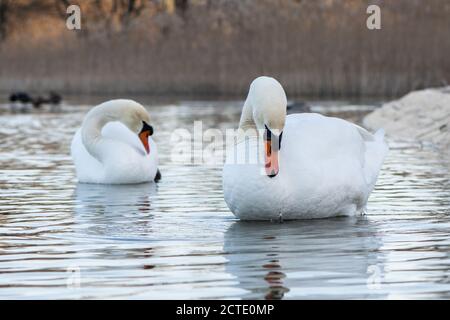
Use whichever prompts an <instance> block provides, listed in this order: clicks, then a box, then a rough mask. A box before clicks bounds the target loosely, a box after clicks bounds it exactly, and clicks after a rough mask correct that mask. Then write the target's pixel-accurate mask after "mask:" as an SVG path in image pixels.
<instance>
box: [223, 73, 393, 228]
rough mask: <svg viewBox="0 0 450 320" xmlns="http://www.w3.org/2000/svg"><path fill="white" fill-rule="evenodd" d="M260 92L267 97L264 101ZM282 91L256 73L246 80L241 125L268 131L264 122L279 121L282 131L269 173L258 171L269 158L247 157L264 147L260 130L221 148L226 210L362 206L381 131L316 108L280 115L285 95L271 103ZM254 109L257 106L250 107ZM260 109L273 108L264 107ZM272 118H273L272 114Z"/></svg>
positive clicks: (318, 211)
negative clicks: (275, 162)
mask: <svg viewBox="0 0 450 320" xmlns="http://www.w3.org/2000/svg"><path fill="white" fill-rule="evenodd" d="M255 95H256V97H255ZM265 95H269V96H270V97H268V98H267V99H268V100H269V101H270V102H269V103H267V104H266V107H264V104H265V101H264V100H265V99H266V98H265ZM284 95H285V94H284V90H283V89H282V87H281V85H279V83H278V82H277V81H276V80H275V79H272V78H267V77H261V78H258V79H256V80H255V81H254V82H253V83H252V86H251V88H250V93H249V97H248V98H247V101H246V104H245V105H244V110H243V115H242V118H241V125H240V128H242V127H245V126H247V127H252V123H253V126H254V127H255V128H257V129H259V128H261V127H264V125H266V128H267V129H266V130H271V129H270V127H269V126H268V125H267V124H268V123H271V122H272V124H273V123H278V128H276V129H278V131H280V132H282V140H281V139H280V140H281V145H280V148H279V155H278V157H279V159H278V161H279V163H278V166H279V171H278V173H277V174H276V175H275V176H274V175H273V172H274V171H273V170H272V171H271V172H272V174H270V173H269V174H268V173H267V170H266V172H264V167H265V163H267V161H266V162H264V161H263V163H261V162H260V161H256V162H255V161H253V162H251V161H249V155H250V156H252V155H253V156H254V158H255V159H260V158H261V156H259V155H258V154H259V153H261V149H263V147H262V145H261V141H260V140H261V139H260V137H259V136H258V134H247V135H245V137H241V139H238V142H237V143H236V144H235V145H234V146H233V147H232V150H228V151H227V160H226V163H225V166H224V169H223V188H224V197H225V201H226V203H227V205H228V207H229V208H230V210H231V211H232V212H233V213H234V214H235V215H236V217H238V218H240V219H241V220H278V219H283V220H294V219H310V218H326V217H334V216H352V215H356V214H361V213H363V211H364V209H365V206H366V203H367V200H368V198H369V195H370V193H371V192H372V190H373V188H374V186H375V183H376V180H377V177H378V173H379V171H380V169H381V166H382V164H383V160H384V157H385V155H386V153H387V151H388V146H387V144H386V143H385V142H384V131H383V130H379V131H378V132H377V133H375V134H374V135H372V134H371V133H369V132H368V131H366V130H365V129H363V128H361V127H359V126H357V125H354V124H352V123H350V122H347V121H345V120H342V119H338V118H332V117H325V116H322V115H319V114H312V113H305V114H292V115H289V116H287V117H286V113H285V112H286V111H285V103H284V99H281V101H279V102H278V103H276V100H277V98H276V97H275V98H274V96H284ZM267 106H268V107H267ZM258 108H262V109H263V110H262V111H261V110H255V109H258ZM265 108H266V109H267V108H269V109H270V108H272V109H271V110H269V112H267V111H264V109H265ZM277 108H278V111H277ZM246 109H247V110H246ZM250 109H251V111H250ZM259 113H262V115H261V114H259ZM273 117H279V119H278V120H274V119H270V118H273ZM283 119H284V120H283ZM272 131H275V130H272ZM274 137H275V138H277V137H279V136H277V135H274V134H273V135H272V140H274ZM266 167H267V166H266ZM275 171H277V170H275ZM270 176H272V178H271V177H270Z"/></svg>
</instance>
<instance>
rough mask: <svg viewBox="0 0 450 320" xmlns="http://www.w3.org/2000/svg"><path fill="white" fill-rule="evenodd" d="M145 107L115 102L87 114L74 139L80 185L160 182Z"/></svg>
mask: <svg viewBox="0 0 450 320" xmlns="http://www.w3.org/2000/svg"><path fill="white" fill-rule="evenodd" d="M152 134H153V128H152V126H151V125H150V116H149V114H148V113H147V111H146V110H145V108H144V107H143V106H141V105H140V104H139V103H137V102H134V101H131V100H112V101H108V102H105V103H102V104H100V105H98V106H97V107H95V108H93V109H92V110H91V111H89V112H88V114H87V115H86V117H85V118H84V121H83V125H82V127H81V129H79V130H78V131H77V132H76V134H75V136H74V138H73V140H72V148H71V153H72V158H73V161H74V163H75V168H76V172H77V177H78V180H79V182H84V183H103V184H129V183H142V182H149V181H154V180H158V179H159V178H160V173H159V171H158V151H157V148H156V144H155V142H154V141H153V140H152V138H151V137H150V136H151V135H152Z"/></svg>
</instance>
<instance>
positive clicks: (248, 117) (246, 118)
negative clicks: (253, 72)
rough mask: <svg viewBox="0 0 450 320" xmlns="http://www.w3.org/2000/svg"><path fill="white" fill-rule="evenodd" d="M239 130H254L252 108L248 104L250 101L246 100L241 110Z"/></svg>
mask: <svg viewBox="0 0 450 320" xmlns="http://www.w3.org/2000/svg"><path fill="white" fill-rule="evenodd" d="M239 129H242V130H244V131H246V130H248V129H253V130H256V124H255V121H254V120H253V107H252V105H251V103H250V99H249V98H247V100H245V103H244V108H243V109H242V114H241V120H240V122H239Z"/></svg>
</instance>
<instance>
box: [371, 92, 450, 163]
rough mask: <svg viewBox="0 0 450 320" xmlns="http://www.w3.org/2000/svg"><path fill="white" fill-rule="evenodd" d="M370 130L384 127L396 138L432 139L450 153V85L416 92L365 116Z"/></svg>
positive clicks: (425, 140)
mask: <svg viewBox="0 0 450 320" xmlns="http://www.w3.org/2000/svg"><path fill="white" fill-rule="evenodd" d="M364 125H365V126H366V127H368V128H369V129H372V130H374V129H378V128H384V129H385V130H386V133H387V135H388V136H390V137H392V138H394V139H402V140H418V141H423V142H431V143H433V144H435V145H436V146H437V147H439V148H442V150H444V151H445V152H446V153H447V154H450V86H449V87H444V88H436V89H426V90H420V91H413V92H411V93H409V94H407V95H406V96H404V97H403V98H401V99H399V100H396V101H392V102H389V103H386V104H384V105H383V106H382V107H381V108H380V109H377V110H375V111H374V112H372V113H370V114H369V115H367V116H366V117H365V118H364Z"/></svg>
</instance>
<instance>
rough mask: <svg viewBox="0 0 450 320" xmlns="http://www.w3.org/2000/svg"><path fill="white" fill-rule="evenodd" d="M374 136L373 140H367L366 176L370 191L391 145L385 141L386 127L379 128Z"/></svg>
mask: <svg viewBox="0 0 450 320" xmlns="http://www.w3.org/2000/svg"><path fill="white" fill-rule="evenodd" d="M373 137H374V140H373V141H366V155H365V158H366V161H365V166H364V173H365V178H366V182H367V184H368V185H369V187H370V191H372V189H373V188H374V187H375V183H376V181H377V179H378V174H379V172H380V170H381V167H382V166H383V162H384V159H385V158H386V155H387V153H388V151H389V146H388V144H387V143H386V141H385V131H384V129H379V130H378V131H377V132H375V134H374V135H373Z"/></svg>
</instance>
